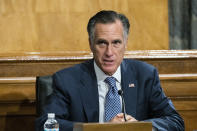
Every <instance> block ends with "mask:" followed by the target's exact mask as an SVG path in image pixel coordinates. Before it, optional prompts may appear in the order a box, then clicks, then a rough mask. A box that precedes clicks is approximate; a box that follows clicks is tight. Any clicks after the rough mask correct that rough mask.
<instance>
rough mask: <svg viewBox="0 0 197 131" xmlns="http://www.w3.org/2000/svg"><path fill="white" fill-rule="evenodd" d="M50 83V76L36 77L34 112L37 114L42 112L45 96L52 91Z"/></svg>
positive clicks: (51, 82)
mask: <svg viewBox="0 0 197 131" xmlns="http://www.w3.org/2000/svg"><path fill="white" fill-rule="evenodd" d="M52 84H53V80H52V76H38V77H36V113H37V115H38V116H40V115H41V114H42V111H43V110H42V109H43V106H44V105H45V103H46V100H47V97H48V96H49V95H50V94H52V92H53V88H52Z"/></svg>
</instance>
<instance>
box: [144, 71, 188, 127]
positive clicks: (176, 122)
mask: <svg viewBox="0 0 197 131" xmlns="http://www.w3.org/2000/svg"><path fill="white" fill-rule="evenodd" d="M149 105H150V112H151V113H150V118H151V119H148V120H145V121H150V122H152V124H153V126H154V127H155V128H156V129H157V130H158V131H184V121H183V119H182V118H181V117H180V115H179V114H178V113H177V112H176V110H175V108H174V106H173V104H172V101H171V100H170V99H168V98H167V97H166V96H165V94H164V92H163V90H162V88H161V86H160V80H159V76H158V73H157V70H156V69H155V70H154V80H153V84H152V89H151V94H150V98H149Z"/></svg>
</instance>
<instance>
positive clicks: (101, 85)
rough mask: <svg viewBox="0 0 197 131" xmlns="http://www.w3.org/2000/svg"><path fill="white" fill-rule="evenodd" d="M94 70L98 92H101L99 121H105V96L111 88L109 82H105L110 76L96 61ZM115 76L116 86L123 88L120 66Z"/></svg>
mask: <svg viewBox="0 0 197 131" xmlns="http://www.w3.org/2000/svg"><path fill="white" fill-rule="evenodd" d="M94 70H95V73H96V78H97V84H98V93H99V122H100V123H103V122H104V118H105V96H106V94H107V92H108V90H109V86H108V84H107V83H105V82H104V80H105V79H106V78H107V77H110V76H108V75H106V74H105V73H104V72H103V71H102V70H101V69H100V68H99V67H98V66H97V64H96V62H95V61H94ZM112 76H113V77H114V78H116V87H117V88H118V90H120V89H121V69H120V66H119V67H118V69H117V70H116V72H115V73H114V74H113V75H112ZM121 100H122V99H121V97H120V103H121V108H122V101H121Z"/></svg>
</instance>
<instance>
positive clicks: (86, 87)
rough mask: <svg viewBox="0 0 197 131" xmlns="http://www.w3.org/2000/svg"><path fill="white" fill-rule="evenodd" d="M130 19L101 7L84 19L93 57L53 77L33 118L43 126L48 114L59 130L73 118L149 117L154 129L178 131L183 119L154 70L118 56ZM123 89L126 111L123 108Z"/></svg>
mask: <svg viewBox="0 0 197 131" xmlns="http://www.w3.org/2000/svg"><path fill="white" fill-rule="evenodd" d="M129 27H130V24H129V21H128V19H127V18H126V17H125V16H124V15H123V14H119V13H117V12H114V11H100V12H98V13H97V14H96V15H95V16H93V17H92V18H91V19H90V20H89V23H88V27H87V30H88V34H89V44H90V49H91V51H92V52H93V56H94V58H93V59H92V60H89V61H86V62H84V63H81V64H78V65H75V66H73V67H70V68H67V69H63V70H61V71H58V72H57V73H55V74H54V75H53V87H54V91H53V94H52V95H51V97H50V99H49V100H48V103H47V104H46V106H45V108H44V111H43V112H44V114H43V115H42V116H41V117H40V118H38V119H37V121H36V128H37V130H43V124H44V122H45V121H46V119H47V115H46V114H47V113H50V112H53V113H55V115H56V119H57V121H58V122H59V124H60V130H65V131H72V129H73V123H74V122H101V123H102V122H125V119H126V120H127V121H129V122H132V121H150V122H152V124H153V130H159V131H183V130H184V122H183V120H182V118H181V117H180V115H179V114H178V113H177V112H176V110H175V108H174V106H173V104H172V102H171V100H170V99H168V98H167V97H166V96H165V94H164V92H163V91H162V88H161V86H160V81H159V77H158V73H157V70H156V69H155V68H154V67H153V66H151V65H149V64H146V63H144V62H140V61H136V60H127V59H123V57H124V52H125V48H126V45H127V39H128V34H129ZM118 90H121V91H122V92H123V99H124V100H125V108H126V114H125V118H124V114H123V113H121V112H122V111H121V110H122V106H121V105H122V104H123V103H121V99H122V98H121V97H120V96H119V95H118Z"/></svg>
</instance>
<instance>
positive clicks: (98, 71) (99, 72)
mask: <svg viewBox="0 0 197 131" xmlns="http://www.w3.org/2000/svg"><path fill="white" fill-rule="evenodd" d="M94 70H95V73H96V77H97V82H100V81H104V80H105V79H106V78H107V77H110V76H109V75H106V74H105V73H104V72H103V71H102V70H101V69H100V68H99V67H98V66H97V64H96V62H95V61H94ZM112 76H113V77H114V78H116V81H117V82H119V83H120V82H121V68H120V66H119V67H118V69H117V70H116V72H115V73H114V74H113V75H112Z"/></svg>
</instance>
